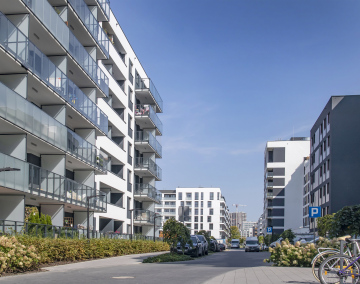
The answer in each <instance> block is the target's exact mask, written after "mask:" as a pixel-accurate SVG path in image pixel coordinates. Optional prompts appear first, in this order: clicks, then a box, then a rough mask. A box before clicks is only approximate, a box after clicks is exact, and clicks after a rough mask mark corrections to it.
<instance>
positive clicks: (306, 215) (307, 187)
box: [303, 157, 310, 229]
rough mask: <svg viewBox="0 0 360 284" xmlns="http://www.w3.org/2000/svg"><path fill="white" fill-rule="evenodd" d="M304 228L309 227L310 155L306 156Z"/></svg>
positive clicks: (304, 166) (304, 164)
mask: <svg viewBox="0 0 360 284" xmlns="http://www.w3.org/2000/svg"><path fill="white" fill-rule="evenodd" d="M303 168H304V191H303V228H304V229H305V228H306V229H309V225H310V223H309V222H310V221H309V203H310V157H306V158H304V163H303Z"/></svg>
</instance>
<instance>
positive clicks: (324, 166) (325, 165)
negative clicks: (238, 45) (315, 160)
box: [324, 164, 326, 174]
mask: <svg viewBox="0 0 360 284" xmlns="http://www.w3.org/2000/svg"><path fill="white" fill-rule="evenodd" d="M324 174H326V164H324Z"/></svg>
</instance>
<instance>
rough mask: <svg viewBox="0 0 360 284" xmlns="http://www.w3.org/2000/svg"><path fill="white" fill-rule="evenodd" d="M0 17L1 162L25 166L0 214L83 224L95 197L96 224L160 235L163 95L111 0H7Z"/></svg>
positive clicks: (7, 184) (1, 189)
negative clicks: (28, 212)
mask: <svg viewBox="0 0 360 284" xmlns="http://www.w3.org/2000/svg"><path fill="white" fill-rule="evenodd" d="M0 20H1V22H0V34H1V35H2V37H1V39H0V62H1V64H0V74H1V75H0V89H1V92H0V104H1V106H0V109H1V110H0V168H3V167H9V166H10V167H13V168H18V169H20V171H17V172H15V171H12V172H1V173H0V219H2V220H12V221H18V222H23V221H24V209H25V207H26V206H35V207H37V208H38V209H39V211H40V212H41V213H45V214H48V215H51V217H52V222H53V224H54V225H57V226H68V227H83V228H85V227H87V226H88V224H87V218H86V209H87V201H88V200H89V201H90V211H91V216H90V224H89V226H90V227H91V228H92V229H96V230H98V231H100V232H103V233H106V232H118V233H131V232H136V233H142V234H144V235H147V236H152V235H153V233H154V232H153V223H154V210H155V206H154V204H155V202H158V199H157V191H156V181H159V180H161V169H160V168H159V167H158V165H157V163H156V159H158V158H161V156H162V151H161V145H160V143H159V142H158V140H157V138H156V137H157V136H160V135H162V133H163V130H162V123H161V121H160V120H159V118H158V114H159V113H161V112H162V110H163V105H162V99H161V97H160V95H159V93H158V92H157V90H156V88H155V86H154V84H153V82H152V81H151V80H150V79H149V77H148V75H147V73H146V72H145V70H144V69H143V67H142V65H141V63H140V62H139V60H138V59H137V56H136V54H135V52H134V51H133V49H132V47H131V45H130V43H129V42H128V40H127V38H126V37H125V34H124V33H123V31H122V29H121V27H120V24H119V22H118V21H117V19H116V17H115V15H114V13H113V11H112V10H111V9H110V3H109V1H102V0H90V1H84V0H77V1H75V0H69V1H62V0H60V1H53V0H49V1H47V0H36V1H29V0H4V1H1V2H0ZM10 43H11V44H10ZM131 215H132V217H133V220H131ZM132 224H133V225H134V229H132Z"/></svg>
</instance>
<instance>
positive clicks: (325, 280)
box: [319, 254, 360, 284]
mask: <svg viewBox="0 0 360 284" xmlns="http://www.w3.org/2000/svg"><path fill="white" fill-rule="evenodd" d="M341 262H343V267H342V269H343V273H342V275H340V274H339V273H338V272H339V271H340V265H341ZM350 263H351V258H350V257H349V256H347V255H344V254H336V255H332V256H329V257H328V258H327V259H325V260H324V261H323V262H322V263H321V264H320V267H319V279H320V282H321V283H322V284H335V283H339V282H340V279H342V280H343V283H359V276H358V275H359V274H360V265H359V264H358V263H357V262H354V263H353V264H352V265H351V266H350V267H348V268H347V269H346V270H344V269H345V268H346V267H347V266H348V265H349V264H350ZM356 275H357V276H356ZM353 280H354V282H353Z"/></svg>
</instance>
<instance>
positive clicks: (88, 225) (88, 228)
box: [86, 194, 105, 239]
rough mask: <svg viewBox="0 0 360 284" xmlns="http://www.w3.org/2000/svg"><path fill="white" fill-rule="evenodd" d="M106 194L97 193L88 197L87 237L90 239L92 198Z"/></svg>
mask: <svg viewBox="0 0 360 284" xmlns="http://www.w3.org/2000/svg"><path fill="white" fill-rule="evenodd" d="M103 196H105V194H95V195H91V196H87V197H86V205H87V238H88V239H90V198H94V197H103Z"/></svg>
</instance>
